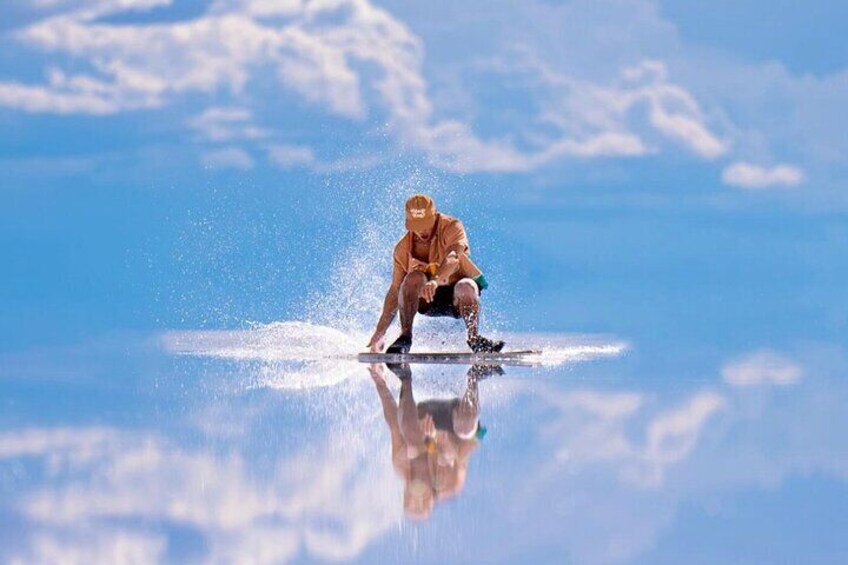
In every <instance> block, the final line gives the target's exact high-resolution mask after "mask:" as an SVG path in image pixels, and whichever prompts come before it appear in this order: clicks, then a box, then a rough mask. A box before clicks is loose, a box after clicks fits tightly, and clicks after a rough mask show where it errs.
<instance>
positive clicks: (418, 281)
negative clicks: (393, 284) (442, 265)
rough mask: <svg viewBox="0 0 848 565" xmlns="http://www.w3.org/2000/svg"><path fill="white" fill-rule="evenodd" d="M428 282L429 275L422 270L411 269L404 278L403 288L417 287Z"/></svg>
mask: <svg viewBox="0 0 848 565" xmlns="http://www.w3.org/2000/svg"><path fill="white" fill-rule="evenodd" d="M425 282H427V275H425V274H424V273H423V272H421V271H410V272H408V273H407V274H406V276H405V277H404V278H403V282H402V283H401V288H417V287H419V286H420V285H422V284H424V283H425Z"/></svg>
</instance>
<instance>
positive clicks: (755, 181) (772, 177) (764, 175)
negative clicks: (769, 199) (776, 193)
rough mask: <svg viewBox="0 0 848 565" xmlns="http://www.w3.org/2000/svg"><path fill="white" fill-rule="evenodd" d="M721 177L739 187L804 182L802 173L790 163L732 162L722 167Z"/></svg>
mask: <svg viewBox="0 0 848 565" xmlns="http://www.w3.org/2000/svg"><path fill="white" fill-rule="evenodd" d="M721 178H722V180H723V181H724V182H725V183H726V184H729V185H732V186H738V187H740V188H750V189H764V188H773V187H783V188H787V187H793V186H798V185H799V184H801V183H802V182H804V173H803V171H801V169H799V168H798V167H793V166H791V165H776V166H774V167H771V168H767V167H761V166H759V165H752V164H751V163H733V164H732V165H730V166H728V167H727V168H725V169H724V171H723V172H722V174H721Z"/></svg>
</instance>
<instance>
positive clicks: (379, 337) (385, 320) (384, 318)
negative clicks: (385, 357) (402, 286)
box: [367, 283, 398, 353]
mask: <svg viewBox="0 0 848 565" xmlns="http://www.w3.org/2000/svg"><path fill="white" fill-rule="evenodd" d="M397 311H398V287H397V286H395V285H394V283H392V285H391V286H390V287H389V290H388V291H387V292H386V298H385V299H384V300H383V312H382V313H381V314H380V319H379V320H377V327H376V329H375V330H374V333H373V334H372V335H371V339H370V340H368V345H367V347H368V349H369V350H370V351H371V352H372V353H381V352H382V351H383V345H384V344H383V338H384V337H385V336H386V330H388V329H389V326H390V325H392V321H393V320H394V319H395V315H397Z"/></svg>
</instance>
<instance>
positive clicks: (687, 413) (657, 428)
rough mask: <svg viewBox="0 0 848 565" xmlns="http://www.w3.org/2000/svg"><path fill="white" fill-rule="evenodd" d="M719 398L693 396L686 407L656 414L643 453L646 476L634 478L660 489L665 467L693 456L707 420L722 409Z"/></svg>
mask: <svg viewBox="0 0 848 565" xmlns="http://www.w3.org/2000/svg"><path fill="white" fill-rule="evenodd" d="M724 405H725V401H724V399H723V398H722V397H721V396H719V395H718V394H715V393H711V392H702V393H699V394H696V395H695V396H694V397H693V398H692V399H691V400H690V401H689V402H688V403H687V404H686V405H684V406H682V407H680V408H677V409H674V410H671V411H668V412H665V413H662V414H659V415H658V416H656V417H655V418H654V419H653V420H651V422H650V423H649V424H648V430H647V438H646V445H645V447H644V449H643V451H642V458H643V459H644V462H645V465H646V467H647V468H646V470H645V474H643V475H642V476H641V478H640V477H638V476H637V477H635V478H636V480H637V481H639V482H641V483H642V484H644V485H646V486H659V485H660V484H661V483H662V480H663V471H664V469H665V468H666V467H669V466H671V465H674V464H677V463H680V462H681V461H683V460H684V459H686V457H687V456H688V455H689V454H690V453H691V452H692V450H693V449H694V448H695V445H696V444H697V442H698V438H699V437H700V435H701V433H702V430H703V428H704V426H705V425H706V423H707V421H708V420H709V419H710V417H711V416H712V415H713V414H715V413H716V412H717V411H718V410H720V409H721V408H722V407H724Z"/></svg>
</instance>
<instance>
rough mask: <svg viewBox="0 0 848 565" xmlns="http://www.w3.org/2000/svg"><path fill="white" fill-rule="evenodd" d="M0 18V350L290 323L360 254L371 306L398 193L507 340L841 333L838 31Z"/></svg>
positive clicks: (749, 22) (496, 13)
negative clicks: (450, 215) (514, 332)
mask: <svg viewBox="0 0 848 565" xmlns="http://www.w3.org/2000/svg"><path fill="white" fill-rule="evenodd" d="M3 10H4V17H3V24H2V36H0V43H2V49H0V123H2V127H3V131H4V135H3V136H2V137H0V159H2V161H3V166H2V171H3V172H2V176H0V181H2V185H3V188H2V193H1V194H0V198H2V200H3V206H2V207H0V219H2V224H0V242H2V244H3V248H4V249H6V250H8V251H7V252H6V253H5V259H4V261H5V263H6V264H5V265H4V271H5V273H6V274H7V276H6V277H4V280H3V281H2V283H0V300H2V304H3V307H4V308H3V309H4V311H5V312H6V313H5V315H4V316H3V318H2V328H0V332H2V334H3V335H4V336H5V337H6V338H7V340H6V343H8V344H13V345H11V347H15V345H14V344H15V343H17V345H21V344H24V343H30V342H38V341H52V340H60V341H61V340H66V339H70V338H69V336H73V335H75V334H77V333H97V332H103V331H106V330H109V329H115V328H127V329H149V328H161V327H198V326H204V327H209V326H212V327H220V326H228V327H229V326H234V325H239V324H241V323H244V322H245V321H272V320H277V319H282V318H292V317H296V316H299V315H302V314H303V312H304V305H305V304H306V303H307V297H309V296H312V295H315V293H320V292H321V291H322V289H325V288H327V286H328V285H329V284H332V283H328V282H327V281H333V280H338V279H339V278H345V277H350V276H357V277H362V276H363V272H362V268H363V267H361V266H359V267H357V268H358V269H360V270H359V271H353V270H350V271H346V270H345V269H344V268H343V267H342V268H340V267H339V265H338V263H339V261H340V258H345V257H347V258H348V259H353V258H356V259H357V260H360V259H361V255H362V253H365V252H366V251H367V253H371V254H373V269H371V270H368V269H366V271H367V273H366V274H367V275H368V276H372V275H374V276H375V277H376V278H375V279H369V281H370V283H371V284H372V286H379V284H380V283H381V281H382V279H381V278H379V277H382V276H385V270H386V266H387V255H388V249H386V250H385V251H386V252H385V254H383V253H382V248H380V246H379V245H373V246H371V247H369V248H368V249H367V250H364V249H360V250H359V251H360V253H359V255H357V254H356V253H354V251H352V249H353V250H356V248H357V247H361V246H358V244H357V241H358V239H359V238H361V237H362V234H363V233H364V232H367V231H368V230H369V229H377V230H378V231H379V233H380V234H381V237H380V238H379V241H380V242H382V243H385V244H386V245H388V244H389V243H390V241H391V240H392V239H393V238H395V237H397V236H398V235H399V230H400V227H399V223H400V218H399V215H398V216H397V217H395V216H392V214H394V213H395V212H394V211H395V210H397V209H398V206H399V204H400V202H402V200H403V198H404V197H405V196H406V195H408V194H409V193H411V192H413V191H415V190H423V191H432V192H434V193H435V194H436V195H437V197H438V198H439V201H440V203H442V204H443V205H444V208H445V209H446V210H448V211H453V212H455V213H457V214H460V215H461V216H462V217H463V218H464V219H465V221H466V224H467V225H468V226H469V229H470V230H471V232H472V233H471V235H472V243H473V244H474V245H475V252H476V253H478V254H479V255H480V256H481V257H482V260H483V261H484V264H485V265H486V269H487V271H488V272H490V273H491V276H490V277H489V278H490V279H493V280H494V281H495V282H496V285H495V288H494V289H493V290H492V293H491V294H490V296H491V298H490V300H491V301H492V302H496V303H497V305H495V306H493V308H492V309H493V311H495V312H497V314H498V319H499V320H503V323H504V324H505V325H512V326H522V327H524V326H527V327H534V328H538V329H552V330H574V331H602V332H615V333H621V334H624V335H634V334H645V335H653V334H652V332H659V335H662V332H666V333H669V334H671V333H676V332H681V331H683V332H689V333H692V334H693V337H698V336H700V335H701V334H703V335H716V334H717V333H718V334H720V333H721V330H722V329H723V328H726V327H727V326H728V325H734V324H745V325H746V326H747V327H748V328H749V330H750V331H751V332H757V334H758V335H762V336H763V339H764V340H765V339H775V338H774V336H773V334H775V333H779V332H777V331H776V330H775V329H774V328H775V326H779V327H786V326H787V325H794V326H797V327H800V328H802V329H804V330H807V329H809V331H810V332H820V333H823V334H828V335H832V334H834V333H836V334H840V335H844V332H845V328H846V323H848V322H846V317H848V315H846V303H845V299H844V298H843V297H842V295H843V294H844V293H841V292H840V291H839V289H840V288H841V284H842V281H843V280H844V276H845V275H846V267H845V266H844V257H845V251H846V247H848V233H846V227H845V211H846V199H845V179H846V171H848V169H846V163H845V155H846V154H848V147H846V141H845V139H846V137H845V136H844V129H845V125H846V112H845V109H844V102H843V101H844V100H845V99H846V96H848V72H846V61H845V57H846V55H845V53H848V49H845V48H844V47H845V45H844V43H845V42H844V39H843V38H844V36H845V34H844V33H841V32H840V29H839V28H840V26H843V27H844V23H842V22H844V21H846V15H848V14H846V13H845V8H844V7H842V8H840V7H839V6H834V5H830V4H828V3H824V2H813V3H809V4H805V5H804V6H803V7H801V6H799V5H797V3H793V2H776V3H775V2H773V3H769V5H768V9H767V10H764V9H763V6H762V5H761V4H758V3H746V4H745V5H744V6H738V5H737V4H736V3H731V2H725V3H719V4H714V3H713V4H710V5H709V7H706V6H694V5H690V3H679V2H678V3H669V2H653V1H647V0H638V1H635V0H633V1H604V2H580V1H576V2H505V1H496V2H491V3H489V4H488V5H487V9H486V10H484V11H482V12H481V11H480V10H478V9H474V8H473V7H471V6H468V5H464V4H461V3H455V2H443V1H434V2H428V3H427V5H426V6H423V5H415V4H409V3H402V2H385V3H379V2H368V1H327V2H313V3H309V4H303V3H301V2H298V1H294V0H292V1H281V2H270V1H261V0H215V1H208V2H199V1H189V2H169V1H168V0H139V1H137V2H124V1H118V0H91V1H87V2H71V1H63V0H44V1H41V2H36V3H31V2H23V1H18V0H13V1H12V2H10V3H7V4H5V6H4V8H3ZM843 31H844V30H843ZM334 269H335V270H334ZM378 275H379V276H378ZM541 305H544V306H541ZM550 312H553V313H554V315H553V316H551V315H550ZM649 328H650V329H649Z"/></svg>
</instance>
